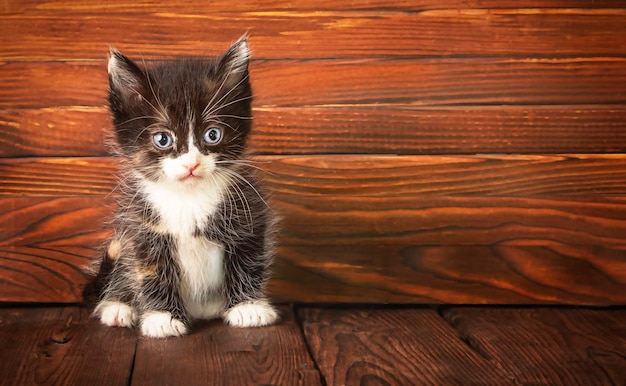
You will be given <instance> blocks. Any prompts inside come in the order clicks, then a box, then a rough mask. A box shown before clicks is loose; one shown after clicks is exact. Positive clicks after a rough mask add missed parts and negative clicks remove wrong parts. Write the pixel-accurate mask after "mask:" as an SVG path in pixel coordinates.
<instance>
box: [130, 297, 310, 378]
mask: <svg viewBox="0 0 626 386" xmlns="http://www.w3.org/2000/svg"><path fill="white" fill-rule="evenodd" d="M280 313H281V321H280V322H279V323H278V324H276V325H274V326H269V327H260V328H233V327H229V326H227V325H225V324H223V323H222V322H221V321H218V320H216V321H212V322H207V323H202V324H201V325H197V326H196V327H195V328H194V329H193V331H192V332H191V334H190V335H188V336H185V337H183V338H170V339H161V340H159V339H140V340H139V344H138V346H137V355H136V359H135V363H134V367H133V378H132V383H131V384H133V385H153V384H160V385H202V384H211V385H251V384H257V385H321V380H320V376H319V373H318V371H317V370H316V368H315V364H314V363H313V360H312V359H311V357H310V356H309V354H308V351H307V348H306V345H305V342H304V340H303V338H302V332H301V331H300V329H299V327H298V325H297V323H296V322H295V319H294V316H293V312H292V311H291V309H290V308H288V307H285V306H283V307H281V308H280Z"/></svg>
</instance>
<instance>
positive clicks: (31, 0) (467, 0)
mask: <svg viewBox="0 0 626 386" xmlns="http://www.w3.org/2000/svg"><path fill="white" fill-rule="evenodd" d="M623 4H624V3H623V2H622V1H621V0H594V1H589V0H551V1H550V2H549V3H546V2H545V1H544V0H525V1H524V3H523V4H520V2H519V1H518V0H445V1H436V0H394V1H393V2H389V1H386V0H374V1H372V0H352V1H349V2H345V3H344V2H337V1H333V0H318V1H315V2H311V1H310V0H296V1H289V2H285V1H280V0H271V1H263V2H258V1H256V0H242V1H237V2H232V1H228V0H217V1H211V7H210V9H211V11H212V12H252V11H255V12H271V11H346V10H358V11H362V10H371V11H375V12H380V11H390V10H393V11H399V12H421V11H426V10H438V9H457V8H469V9H472V8H478V9H481V8H486V9H507V8H513V9H517V8H520V7H522V6H523V7H524V8H531V9H532V8H536V9H543V8H589V9H594V8H613V7H617V8H620V7H622V6H623ZM181 9H184V10H185V11H186V12H190V13H205V12H207V6H206V4H205V3H202V2H188V1H182V2H179V1H168V2H157V3H155V2H154V1H153V0H139V1H132V0H113V1H107V2H106V3H102V2H94V1H90V0H79V1H75V0H70V1H68V0H45V1H40V0H22V1H17V0H13V1H5V2H4V3H2V6H0V12H3V13H20V12H29V13H33V12H38V13H49V12H76V13H79V12H83V13H93V12H107V13H113V14H115V13H128V12H145V11H146V10H149V11H150V12H181Z"/></svg>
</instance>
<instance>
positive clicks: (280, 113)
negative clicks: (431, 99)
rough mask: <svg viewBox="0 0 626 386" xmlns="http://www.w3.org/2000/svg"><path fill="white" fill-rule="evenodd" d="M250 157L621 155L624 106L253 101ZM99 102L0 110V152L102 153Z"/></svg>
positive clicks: (105, 129) (105, 116)
mask: <svg viewBox="0 0 626 386" xmlns="http://www.w3.org/2000/svg"><path fill="white" fill-rule="evenodd" d="M253 115H254V129H253V131H252V135H251V138H250V148H251V150H252V152H253V153H256V154H302V153H304V154H328V153H377V154H389V153H391V154H473V153H523V154H541V153H568V152H569V153H626V127H625V125H626V123H625V122H626V107H624V106H622V105H617V106H595V105H591V106H588V105H587V106H554V107H545V106H493V107H481V106H473V107H472V106H468V107H416V106H410V105H383V106H336V107H291V108H289V107H259V108H256V109H254V111H253ZM110 127H111V123H110V118H109V113H108V112H107V111H106V109H105V108H104V107H61V108H42V109H33V108H31V109H12V108H7V109H0V156H2V157H28V156H57V157H58V156H101V155H105V154H106V152H107V146H106V145H105V142H107V141H108V138H107V137H108V136H110V135H111V130H110Z"/></svg>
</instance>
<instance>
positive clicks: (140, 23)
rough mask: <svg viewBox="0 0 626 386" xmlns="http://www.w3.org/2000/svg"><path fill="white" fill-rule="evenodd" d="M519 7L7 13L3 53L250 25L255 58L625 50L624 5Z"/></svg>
mask: <svg viewBox="0 0 626 386" xmlns="http://www.w3.org/2000/svg"><path fill="white" fill-rule="evenodd" d="M211 8H212V7H211ZM520 8H521V9H467V8H465V9H464V8H459V9H443V8H442V9H438V10H430V11H425V12H397V11H395V12H390V11H376V12H370V11H354V10H353V11H351V12H345V11H326V12H310V11H300V12H298V11H284V12H280V11H270V12H260V11H258V10H255V11H252V12H240V13H233V12H225V13H220V12H216V11H214V10H213V9H211V10H210V11H209V10H203V11H202V12H193V13H190V11H189V10H188V9H186V8H184V7H181V10H172V11H170V12H162V13H156V12H154V11H147V12H141V13H134V14H131V13H110V14H109V15H108V17H106V18H103V17H98V16H99V15H100V14H101V12H102V11H101V10H95V11H94V12H93V13H92V14H84V13H82V14H81V13H73V12H69V11H65V12H62V13H53V14H44V15H41V14H35V15H33V14H13V15H5V16H3V18H2V19H3V22H2V24H1V25H0V47H2V48H1V49H0V61H49V60H64V61H65V60H83V59H89V60H101V59H102V58H103V57H104V55H105V54H106V48H107V47H108V46H109V45H114V46H116V47H117V48H118V49H120V50H122V51H123V52H125V53H127V54H131V55H133V56H136V57H139V56H142V57H143V58H145V59H155V58H162V57H164V56H165V57H171V56H174V55H203V54H212V55H216V54H219V53H221V52H223V51H224V50H226V48H227V47H228V46H229V45H230V44H231V43H232V42H233V41H234V40H236V39H237V38H238V37H239V36H241V35H242V34H244V33H245V32H246V31H248V33H249V34H250V45H251V47H252V48H253V49H254V54H255V57H256V58H259V59H284V58H292V59H293V58H297V59H320V58H326V59H337V58H364V57H367V58H371V57H387V58H391V57H396V58H402V57H433V56H438V57H446V56H454V57H469V56H505V57H522V58H526V57H529V56H532V57H548V58H554V57H581V56H582V57H623V56H624V55H625V54H626V47H625V46H624V45H623V44H620V43H621V42H622V40H623V38H624V37H625V36H626V12H625V11H624V9H623V8H618V9H593V10H589V9H584V8H579V9H571V8H567V9H559V8H551V9H543V10H539V9H530V10H529V9H527V8H524V7H520ZM207 11H209V12H207ZM178 12H181V13H182V14H181V13H178ZM547 26H549V27H547ZM50 31H54V33H50ZM520 31H523V32H522V33H520Z"/></svg>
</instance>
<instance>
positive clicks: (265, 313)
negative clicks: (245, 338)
mask: <svg viewBox="0 0 626 386" xmlns="http://www.w3.org/2000/svg"><path fill="white" fill-rule="evenodd" d="M277 319H278V313H277V312H276V310H275V309H274V308H273V307H272V306H271V304H269V303H268V302H267V300H252V301H249V302H243V303H239V304H237V305H236V306H234V307H233V308H231V309H230V310H228V311H226V312H225V313H224V320H225V321H226V323H228V324H230V325H231V326H234V327H260V326H267V325H269V324H272V323H274V322H276V320H277Z"/></svg>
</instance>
